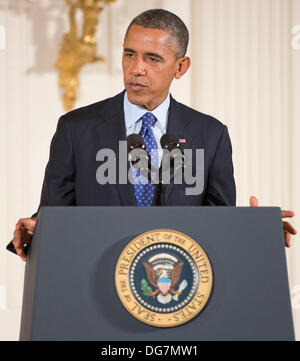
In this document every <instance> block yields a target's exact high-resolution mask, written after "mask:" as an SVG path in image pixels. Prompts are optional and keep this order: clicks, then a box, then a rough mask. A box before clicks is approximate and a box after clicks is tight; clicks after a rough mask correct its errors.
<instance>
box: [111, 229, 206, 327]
mask: <svg viewBox="0 0 300 361" xmlns="http://www.w3.org/2000/svg"><path fill="white" fill-rule="evenodd" d="M115 284H116V289H117V292H118V295H119V298H120V300H121V302H122V304H123V306H124V307H125V308H126V310H127V311H128V312H129V313H130V314H131V315H132V316H134V317H135V318H137V319H138V320H139V321H141V322H144V323H146V324H148V325H151V326H156V327H174V326H178V325H181V324H183V323H186V322H188V321H190V320H191V319H193V318H194V317H195V316H197V315H198V314H199V312H200V311H202V310H203V308H204V306H205V305H206V303H207V302H208V300H209V297H210V294H211V290H212V285H213V272H212V267H211V264H210V261H209V258H208V256H207V255H206V253H205V252H204V250H203V248H202V247H201V246H200V244H199V243H198V242H196V241H195V240H194V239H192V238H191V237H189V236H187V235H186V234H184V233H181V232H178V231H175V230H171V229H155V230H151V231H148V232H145V233H143V234H141V235H139V236H137V237H135V238H134V239H133V240H131V241H130V242H129V243H128V245H127V246H126V247H125V248H124V250H123V251H122V253H121V255H120V257H119V259H118V262H117V265H116V271H115Z"/></svg>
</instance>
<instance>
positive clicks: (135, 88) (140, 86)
mask: <svg viewBox="0 0 300 361" xmlns="http://www.w3.org/2000/svg"><path fill="white" fill-rule="evenodd" d="M128 85H129V87H130V89H131V90H132V91H141V90H143V89H145V88H147V86H146V85H144V84H141V83H128Z"/></svg>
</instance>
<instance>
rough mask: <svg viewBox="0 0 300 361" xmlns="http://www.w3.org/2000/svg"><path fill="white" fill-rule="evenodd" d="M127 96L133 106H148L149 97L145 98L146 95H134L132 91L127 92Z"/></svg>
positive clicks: (139, 93)
mask: <svg viewBox="0 0 300 361" xmlns="http://www.w3.org/2000/svg"><path fill="white" fill-rule="evenodd" d="M127 96H128V100H129V101H130V103H131V104H134V105H140V106H143V105H144V104H147V97H146V96H145V94H141V92H138V93H132V92H131V91H128V90H127Z"/></svg>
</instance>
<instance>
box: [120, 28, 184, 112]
mask: <svg viewBox="0 0 300 361" xmlns="http://www.w3.org/2000/svg"><path fill="white" fill-rule="evenodd" d="M180 64H181V60H180V59H178V60H176V56H175V52H174V44H172V42H170V41H169V34H168V33H167V32H166V31H164V30H160V29H147V28H144V27H143V26H140V25H135V24H134V25H132V26H131V27H130V29H129V32H128V34H127V37H126V39H125V41H124V49H123V58H122V66H123V76H124V85H125V88H126V90H127V94H128V99H129V101H130V102H131V103H133V104H136V105H141V106H143V107H144V108H146V109H148V110H153V109H155V108H156V107H157V106H159V105H160V104H161V103H162V102H163V101H164V99H165V98H166V97H167V95H168V92H169V88H170V85H171V82H172V80H173V78H174V77H175V76H176V78H180V77H181V75H182V74H181V73H180V69H181V65H180Z"/></svg>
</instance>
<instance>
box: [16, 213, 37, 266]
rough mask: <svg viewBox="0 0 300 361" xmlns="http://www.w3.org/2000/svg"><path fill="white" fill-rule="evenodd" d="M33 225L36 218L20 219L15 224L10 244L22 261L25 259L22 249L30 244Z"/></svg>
mask: <svg viewBox="0 0 300 361" xmlns="http://www.w3.org/2000/svg"><path fill="white" fill-rule="evenodd" d="M35 224H36V218H21V219H20V220H19V221H18V223H17V224H16V229H15V232H14V238H13V240H12V243H13V245H14V247H15V250H16V252H17V255H18V256H20V257H21V259H22V260H23V261H26V259H27V257H26V254H25V252H24V250H23V247H24V245H25V244H29V243H30V242H31V240H32V235H33V231H34V227H35Z"/></svg>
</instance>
